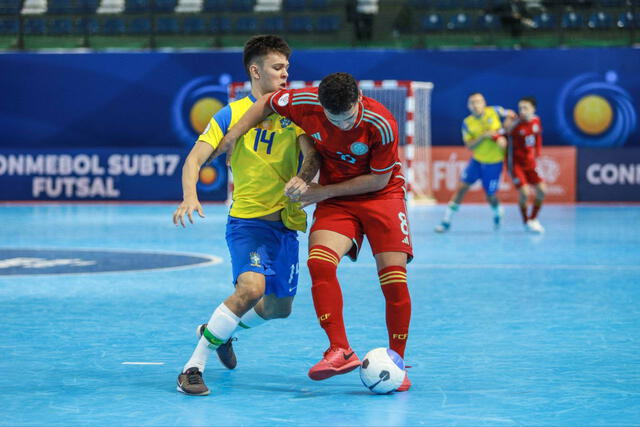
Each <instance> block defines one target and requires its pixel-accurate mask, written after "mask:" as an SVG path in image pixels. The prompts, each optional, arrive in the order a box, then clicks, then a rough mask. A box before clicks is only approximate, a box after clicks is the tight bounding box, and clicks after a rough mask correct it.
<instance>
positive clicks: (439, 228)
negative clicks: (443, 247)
mask: <svg viewBox="0 0 640 427" xmlns="http://www.w3.org/2000/svg"><path fill="white" fill-rule="evenodd" d="M449 227H451V223H450V222H446V221H442V222H441V223H440V224H438V225H436V228H434V229H433V231H435V232H436V233H446V232H447V231H449Z"/></svg>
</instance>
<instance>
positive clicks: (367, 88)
mask: <svg viewBox="0 0 640 427" xmlns="http://www.w3.org/2000/svg"><path fill="white" fill-rule="evenodd" d="M319 84H320V82H319V81H291V82H289V88H292V89H296V88H302V87H309V86H317V85H319ZM359 85H360V89H361V90H362V93H363V94H364V95H365V96H368V97H371V98H373V99H375V100H377V101H378V102H380V103H381V104H383V105H384V106H385V107H387V108H388V109H389V111H390V112H391V113H392V114H393V116H394V117H395V118H396V120H397V121H398V132H399V134H400V147H399V148H400V157H401V159H402V162H403V165H404V169H405V171H406V177H407V190H408V197H409V200H410V201H411V202H412V203H417V204H423V203H434V199H433V197H432V192H431V184H430V179H429V177H430V176H431V92H432V91H433V83H430V82H418V81H409V80H360V81H359ZM228 90H229V101H233V100H235V99H240V98H243V97H245V96H247V95H248V94H249V93H250V92H251V84H250V82H234V83H231V84H229V87H228Z"/></svg>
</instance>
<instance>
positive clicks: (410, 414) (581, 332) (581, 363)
mask: <svg viewBox="0 0 640 427" xmlns="http://www.w3.org/2000/svg"><path fill="white" fill-rule="evenodd" d="M173 209H174V206H173V205H169V204H157V205H156V204H150V205H113V204H105V205H100V204H98V205H15V206H14V205H2V206H0V224H1V225H0V310H1V317H0V319H1V322H2V329H1V330H2V333H0V372H1V373H2V375H0V390H1V391H0V424H1V425H65V426H68V425H101V426H107V425H163V426H169V425H180V426H187V425H212V426H219V425H280V426H286V425H292V426H297V425H313V426H334V425H349V426H354V425H376V426H379V425H380V426H382V425H411V426H413V425H447V426H458V425H462V426H478V425H481V426H484V425H491V426H494V425H497V426H502V425H553V426H557V425H563V426H564V425H571V426H583V425H598V426H599V425H625V426H626V425H638V424H640V206H606V205H604V206H572V205H563V206H545V207H544V208H543V210H542V212H541V216H540V220H541V222H542V224H543V225H544V226H545V227H546V229H547V232H546V234H544V235H542V236H536V235H531V234H527V233H525V232H524V230H523V229H522V226H521V224H520V220H519V218H518V213H517V208H516V207H515V206H513V205H511V206H506V209H507V215H506V218H505V224H504V226H503V228H502V229H501V230H499V231H494V230H493V228H492V223H491V217H490V211H489V208H488V207H486V206H484V205H463V207H462V209H461V210H460V212H459V213H458V214H457V215H456V217H455V218H454V223H453V226H452V229H451V231H450V232H449V233H448V234H444V235H439V234H435V233H434V232H433V227H434V226H435V225H436V224H437V223H438V221H439V219H440V217H441V215H442V212H443V209H444V208H443V206H430V207H415V208H412V210H411V211H410V220H411V227H412V235H413V240H414V248H415V252H416V257H415V260H414V262H413V263H412V264H411V265H410V266H409V283H410V289H411V293H412V299H413V317H412V324H411V331H410V336H409V343H408V350H407V354H406V362H407V364H409V365H412V366H413V367H412V368H411V369H410V370H409V376H410V378H411V380H412V381H413V384H414V386H413V388H412V389H411V391H409V392H408V393H398V394H392V395H383V396H378V395H373V394H371V393H370V392H369V391H368V390H366V389H365V388H364V387H363V386H362V384H361V383H360V379H359V377H358V373H357V371H354V372H353V373H350V374H347V375H344V376H340V377H334V378H331V379H328V380H326V381H322V382H314V381H311V380H310V379H308V377H307V376H306V374H307V370H308V368H309V367H310V366H311V365H312V364H313V363H315V362H316V361H317V360H318V359H319V358H320V357H321V355H322V352H323V351H324V350H325V348H326V346H327V340H326V338H325V335H324V333H323V331H322V330H321V329H320V327H319V326H318V324H317V321H316V319H315V312H314V310H313V305H312V300H311V293H310V280H309V276H308V272H307V270H306V266H304V264H303V263H301V269H300V278H301V283H300V285H299V290H298V296H297V298H296V301H295V303H294V312H293V314H292V315H291V317H290V318H288V319H286V320H277V321H273V322H270V323H268V324H266V325H264V326H261V327H260V328H256V329H253V330H251V331H245V332H241V333H240V334H239V336H238V338H239V339H238V341H237V342H236V345H235V347H236V353H237V355H238V360H239V362H238V367H237V369H236V370H234V371H227V370H225V369H224V368H222V367H221V366H220V365H219V362H218V361H217V359H216V357H215V356H213V357H212V358H211V359H210V363H209V365H208V368H207V370H206V372H205V380H206V382H207V385H208V386H209V387H210V388H211V390H212V393H211V395H209V396H207V397H189V396H185V395H183V394H180V393H178V392H176V389H175V381H176V376H177V374H178V373H179V371H180V369H181V368H182V366H183V364H184V363H185V362H186V360H187V359H188V357H189V356H190V354H191V351H192V350H193V348H194V346H195V344H196V337H195V334H194V329H195V326H196V325H197V324H199V323H201V322H204V321H206V320H207V319H208V318H209V316H210V314H211V312H212V310H213V309H214V308H215V307H216V306H217V305H218V304H219V303H220V302H221V301H222V300H223V299H224V298H226V296H227V295H228V294H229V293H230V292H231V290H232V286H231V283H230V275H231V269H230V265H229V262H228V254H227V249H226V243H225V240H224V225H225V221H226V216H225V215H226V208H225V207H224V206H222V205H205V213H206V215H207V217H206V219H204V220H200V219H198V220H197V223H196V224H195V225H194V226H190V227H189V228H187V229H182V228H176V227H175V226H173V224H172V223H171V214H172V212H173ZM301 242H302V244H301V259H302V260H303V261H305V260H306V247H307V245H306V236H301ZM119 251H121V252H119ZM136 269H144V270H136ZM120 270H128V271H120ZM63 273H64V274H63ZM69 273H73V274H69ZM339 277H340V280H341V283H342V287H343V292H344V297H345V307H346V313H345V317H346V323H347V332H348V335H349V338H350V341H351V344H352V347H353V348H354V349H355V350H356V352H357V353H358V354H359V355H360V356H363V355H364V354H365V353H366V352H367V351H368V350H370V349H372V348H375V347H381V346H386V345H387V342H386V331H385V323H384V316H383V313H384V301H383V297H382V293H381V291H380V287H379V285H378V283H377V276H376V272H375V266H374V263H373V259H372V257H371V252H370V250H369V249H368V248H365V249H363V251H362V254H361V259H360V261H359V262H357V263H351V262H350V261H348V260H343V262H342V264H341V266H340V269H339Z"/></svg>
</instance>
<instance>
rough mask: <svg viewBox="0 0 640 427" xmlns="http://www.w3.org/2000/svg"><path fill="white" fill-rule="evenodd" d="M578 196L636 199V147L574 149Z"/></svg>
mask: <svg viewBox="0 0 640 427" xmlns="http://www.w3.org/2000/svg"><path fill="white" fill-rule="evenodd" d="M578 200H579V201H581V202H640V148H634V149H628V148H627V149H586V148H585V149H580V150H578Z"/></svg>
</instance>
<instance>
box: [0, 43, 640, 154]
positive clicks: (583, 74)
mask: <svg viewBox="0 0 640 427" xmlns="http://www.w3.org/2000/svg"><path fill="white" fill-rule="evenodd" d="M292 47H293V48H294V54H293V56H292V57H291V68H290V69H289V75H290V80H307V81H313V80H320V79H322V78H323V77H324V76H326V75H327V74H329V73H334V72H336V71H344V72H349V73H351V74H353V75H354V76H355V77H356V78H357V79H368V80H388V79H396V80H416V81H429V82H433V83H434V85H435V89H434V92H433V97H432V100H431V101H432V102H431V109H430V112H429V114H430V121H431V124H432V142H433V145H445V146H447V145H455V144H458V143H459V141H460V126H461V124H462V120H463V119H464V118H465V117H466V116H467V115H468V114H469V110H468V109H467V98H468V96H469V94H471V93H472V92H482V93H483V94H484V95H485V98H486V100H487V102H488V104H489V105H502V106H504V107H508V108H514V109H515V108H516V107H517V103H518V100H519V99H520V97H523V96H528V95H532V94H535V96H536V98H537V100H538V109H537V113H538V115H539V116H540V117H541V119H542V126H543V128H544V138H545V142H544V143H545V145H576V146H580V147H592V148H602V147H622V146H624V147H628V146H636V147H637V146H639V145H640V127H639V126H637V123H638V119H637V116H638V105H639V104H638V102H639V100H638V98H637V96H638V94H639V93H640V73H638V64H639V63H640V49H634V48H615V49H609V48H593V49H562V50H560V49H530V50H500V49H499V50H495V49H490V50H482V49H473V50H453V51H429V50H393V49H385V51H384V54H381V52H380V51H377V50H367V49H362V50H358V49H355V50H352V49H348V50H320V49H318V50H300V49H297V48H296V46H292ZM468 64H473V66H472V67H469V66H468ZM496 64H500V66H496ZM549 64H553V67H550V66H549ZM0 70H2V76H1V77H0V93H2V96H1V97H0V127H1V128H2V136H1V137H0V146H6V147H7V148H12V147H15V146H20V147H24V148H26V147H29V148H36V147H37V148H47V147H55V146H65V147H79V148H80V147H86V146H92V147H94V146H118V147H139V146H154V147H157V146H163V147H166V146H174V147H175V146H180V145H182V144H185V138H186V140H187V141H186V144H188V145H191V144H193V141H194V139H193V137H194V133H193V130H194V128H197V129H196V130H197V132H196V133H195V135H196V136H197V134H198V133H199V132H200V131H202V128H200V127H201V125H202V123H203V121H204V124H205V125H206V121H207V120H208V119H209V118H210V117H211V114H212V113H215V112H216V111H217V110H218V109H219V108H220V107H221V106H222V105H224V104H225V103H226V101H227V95H226V87H227V84H228V83H229V82H231V81H245V80H246V79H247V75H246V72H245V70H244V67H243V65H242V52H241V51H240V50H235V51H234V50H224V51H215V52H212V51H207V52H179V53H178V52H174V53H170V52H136V53H121V52H120V53H117V52H112V53H5V54H3V55H0ZM43 76H46V78H43ZM18 144H19V145H18Z"/></svg>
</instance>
